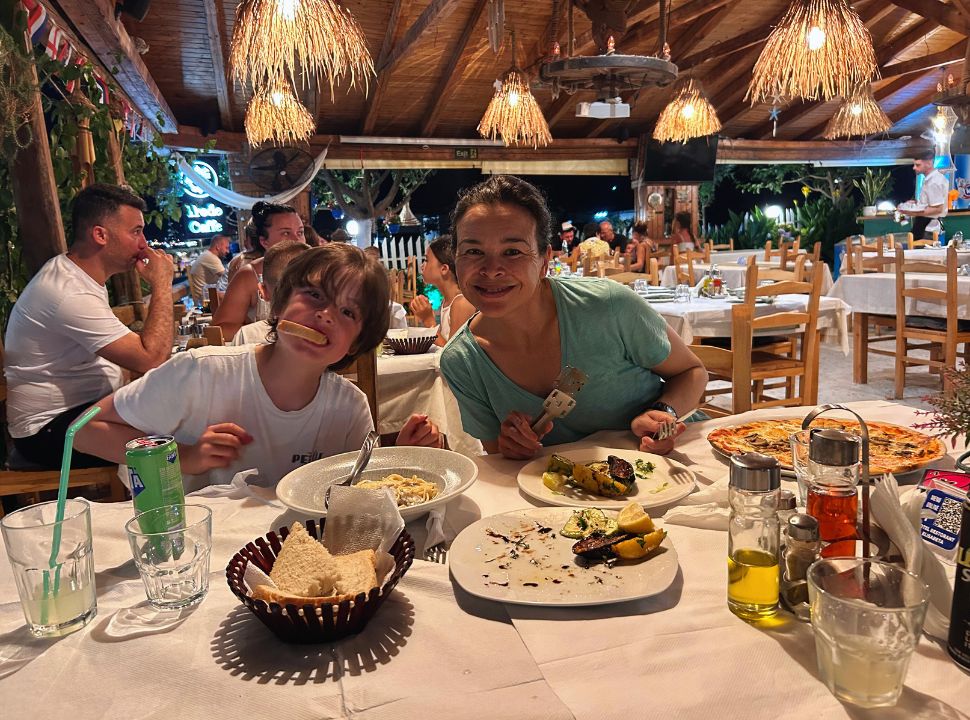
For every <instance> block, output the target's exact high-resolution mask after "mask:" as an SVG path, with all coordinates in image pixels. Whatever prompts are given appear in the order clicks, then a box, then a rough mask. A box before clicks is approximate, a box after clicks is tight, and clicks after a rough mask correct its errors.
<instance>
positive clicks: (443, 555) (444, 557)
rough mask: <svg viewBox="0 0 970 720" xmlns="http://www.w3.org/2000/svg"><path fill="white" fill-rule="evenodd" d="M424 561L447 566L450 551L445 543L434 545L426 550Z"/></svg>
mask: <svg viewBox="0 0 970 720" xmlns="http://www.w3.org/2000/svg"><path fill="white" fill-rule="evenodd" d="M424 559H425V560H427V561H428V562H433V563H438V564H439V565H446V564H447V563H448V549H447V548H446V547H445V544H444V542H440V543H438V544H437V545H432V546H431V547H429V548H428V549H427V550H425V552H424Z"/></svg>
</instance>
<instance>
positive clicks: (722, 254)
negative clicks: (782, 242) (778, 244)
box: [711, 247, 805, 265]
mask: <svg viewBox="0 0 970 720" xmlns="http://www.w3.org/2000/svg"><path fill="white" fill-rule="evenodd" d="M775 251H776V252H777V248H776V249H775ZM798 252H799V253H804V252H805V250H804V249H800V250H799V251H798ZM793 254H794V253H792V252H789V253H788V256H789V257H791V256H792V255H793ZM752 255H754V256H755V257H756V258H758V259H759V260H764V257H765V249H764V248H763V247H760V248H751V249H748V250H716V251H714V252H712V253H711V262H712V263H717V264H718V265H737V263H738V260H739V259H741V258H744V259H745V260H747V259H748V258H749V257H751V256H752ZM776 263H777V261H776Z"/></svg>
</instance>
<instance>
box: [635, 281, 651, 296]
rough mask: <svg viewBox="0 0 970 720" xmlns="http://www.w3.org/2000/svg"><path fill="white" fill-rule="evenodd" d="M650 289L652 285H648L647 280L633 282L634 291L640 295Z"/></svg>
mask: <svg viewBox="0 0 970 720" xmlns="http://www.w3.org/2000/svg"><path fill="white" fill-rule="evenodd" d="M648 287H650V283H648V282H647V281H646V280H634V281H633V289H634V290H635V291H637V292H638V293H645V292H647V288H648Z"/></svg>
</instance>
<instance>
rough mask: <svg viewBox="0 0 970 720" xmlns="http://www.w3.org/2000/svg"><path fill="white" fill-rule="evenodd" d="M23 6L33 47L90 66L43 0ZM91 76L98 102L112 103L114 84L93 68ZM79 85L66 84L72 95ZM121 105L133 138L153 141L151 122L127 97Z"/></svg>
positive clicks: (63, 61)
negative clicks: (57, 23) (51, 15)
mask: <svg viewBox="0 0 970 720" xmlns="http://www.w3.org/2000/svg"><path fill="white" fill-rule="evenodd" d="M20 5H21V6H22V7H23V9H24V11H25V12H26V13H27V32H28V34H29V35H30V42H31V44H32V45H33V46H35V47H36V46H40V47H43V48H44V53H45V54H46V55H47V56H48V57H49V58H51V59H52V60H55V61H57V62H59V63H60V64H61V65H64V66H65V67H70V66H72V65H73V66H74V67H84V66H89V65H90V63H89V62H88V59H87V58H86V57H85V56H84V55H82V54H81V52H80V51H79V50H78V49H77V48H76V47H74V45H72V44H71V40H70V38H69V37H68V35H67V33H66V32H64V30H63V29H62V28H60V27H58V26H57V25H56V23H54V21H53V19H52V18H51V17H50V16H49V15H48V13H47V8H45V7H44V5H43V4H42V3H41V2H40V0H20ZM92 76H93V78H94V81H95V83H96V84H97V87H98V90H99V98H98V101H99V102H100V103H101V104H102V105H108V104H109V103H110V102H111V83H110V81H109V80H108V78H106V77H104V76H102V75H101V73H99V72H98V71H97V69H95V68H92ZM76 85H77V81H76V80H68V81H67V82H66V83H65V84H64V86H65V89H66V90H67V92H68V93H69V94H70V93H72V92H74V88H75V86H76ZM118 105H119V106H120V108H121V113H122V120H123V122H124V126H125V130H126V131H127V132H128V135H129V136H130V137H131V139H132V140H140V141H150V140H152V138H153V137H154V130H153V128H152V126H151V124H150V123H148V122H146V121H145V119H144V118H143V117H142V116H141V114H140V113H138V112H136V111H135V110H134V108H132V107H131V104H130V103H129V102H128V101H127V100H126V99H125V98H124V97H119V98H118Z"/></svg>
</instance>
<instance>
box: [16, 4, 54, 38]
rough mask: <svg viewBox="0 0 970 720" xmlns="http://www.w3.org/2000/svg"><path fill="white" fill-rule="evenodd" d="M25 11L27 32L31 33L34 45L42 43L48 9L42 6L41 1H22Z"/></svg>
mask: <svg viewBox="0 0 970 720" xmlns="http://www.w3.org/2000/svg"><path fill="white" fill-rule="evenodd" d="M20 4H21V5H23V8H24V10H25V11H26V12H27V32H28V33H30V41H31V42H32V43H34V44H37V43H39V42H40V40H41V38H42V37H44V35H43V31H44V24H45V23H46V22H47V8H45V7H44V6H43V5H41V4H40V2H39V0H20Z"/></svg>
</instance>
